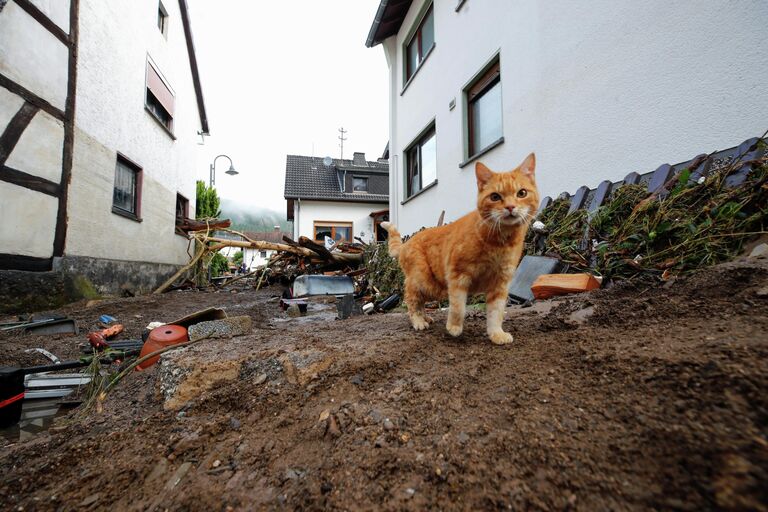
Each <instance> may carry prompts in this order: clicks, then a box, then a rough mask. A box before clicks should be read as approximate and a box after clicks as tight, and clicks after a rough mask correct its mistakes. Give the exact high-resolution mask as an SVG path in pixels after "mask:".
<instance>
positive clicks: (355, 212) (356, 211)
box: [293, 199, 386, 242]
mask: <svg viewBox="0 0 768 512" xmlns="http://www.w3.org/2000/svg"><path fill="white" fill-rule="evenodd" d="M384 208H386V205H384V204H381V203H347V202H340V201H339V202H334V201H307V200H304V199H302V200H301V201H298V200H296V201H294V217H293V219H294V220H293V234H294V238H295V239H298V237H300V236H306V237H307V238H314V236H315V232H314V222H315V221H339V222H351V223H352V234H353V236H359V237H360V238H362V239H363V240H365V241H366V242H370V241H372V240H373V219H372V218H371V216H370V215H371V212H375V211H379V210H383V209H384ZM352 241H353V242H354V239H353V240H352Z"/></svg>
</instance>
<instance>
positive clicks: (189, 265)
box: [152, 240, 206, 295]
mask: <svg viewBox="0 0 768 512" xmlns="http://www.w3.org/2000/svg"><path fill="white" fill-rule="evenodd" d="M198 242H200V241H199V240H198ZM205 249H206V247H205V244H203V243H200V250H199V251H197V254H195V257H194V258H192V260H191V261H190V262H189V263H187V264H186V265H184V266H183V267H181V268H180V269H179V271H178V272H176V273H175V274H173V276H171V277H170V278H168V280H167V281H166V282H164V283H163V284H161V285H160V287H159V288H158V289H157V290H155V291H154V292H152V293H153V294H155V295H157V294H160V293H163V292H164V291H165V290H166V289H167V288H168V287H169V286H171V285H172V284H173V283H174V282H175V281H176V280H177V279H178V278H179V277H181V276H182V275H183V274H184V272H186V271H187V270H189V269H191V268H192V267H194V266H195V263H197V262H198V260H199V259H200V258H202V257H203V254H205Z"/></svg>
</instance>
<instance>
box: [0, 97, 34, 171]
mask: <svg viewBox="0 0 768 512" xmlns="http://www.w3.org/2000/svg"><path fill="white" fill-rule="evenodd" d="M39 110H40V109H39V108H38V107H36V106H35V105H33V104H31V103H30V102H28V101H27V102H25V103H24V104H23V105H22V106H21V108H20V109H19V111H18V112H16V114H15V115H14V116H13V117H12V118H11V121H10V122H9V123H8V126H6V127H5V131H3V134H2V135H0V165H3V164H5V161H6V160H8V157H9V156H11V152H13V148H15V147H16V144H17V143H18V142H19V139H20V138H21V134H22V133H24V130H26V129H27V126H29V123H30V122H31V121H32V118H33V117H35V114H37V112H38V111H39Z"/></svg>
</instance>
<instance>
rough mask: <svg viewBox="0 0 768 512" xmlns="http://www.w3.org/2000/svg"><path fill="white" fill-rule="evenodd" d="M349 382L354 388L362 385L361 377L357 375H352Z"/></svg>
mask: <svg viewBox="0 0 768 512" xmlns="http://www.w3.org/2000/svg"><path fill="white" fill-rule="evenodd" d="M349 382H351V383H352V384H354V385H355V386H361V385H362V384H363V376H362V375H360V374H359V373H358V374H356V375H353V376H352V378H351V379H349Z"/></svg>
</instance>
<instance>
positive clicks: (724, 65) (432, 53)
mask: <svg viewBox="0 0 768 512" xmlns="http://www.w3.org/2000/svg"><path fill="white" fill-rule="evenodd" d="M372 14H373V23H372V25H371V27H370V31H369V35H368V39H367V41H366V44H367V46H369V47H374V46H377V45H381V47H382V48H383V50H384V54H385V56H386V59H387V64H388V67H389V105H390V115H389V123H390V127H389V148H390V158H389V162H390V170H391V172H390V187H389V197H390V213H391V216H392V221H393V222H395V223H396V224H397V225H398V226H399V227H400V228H401V231H402V232H403V233H411V232H414V231H416V230H418V229H419V228H420V227H422V226H430V225H434V223H435V222H436V220H437V219H438V217H439V216H440V213H441V211H443V210H445V214H446V215H445V220H446V221H452V220H455V219H456V218H458V217H459V216H461V215H463V214H464V213H466V212H468V211H470V210H471V209H472V208H474V204H475V199H476V196H475V190H476V186H475V175H474V165H475V162H477V161H478V160H482V161H483V163H485V164H487V165H488V166H489V167H490V168H492V169H494V170H507V169H510V168H512V167H514V166H516V165H517V164H519V163H520V162H521V161H522V160H523V158H524V157H525V156H526V155H527V154H528V153H530V152H531V151H535V152H536V156H537V182H538V185H539V188H540V192H541V195H542V197H544V196H552V197H555V196H557V195H558V194H559V193H561V192H563V191H568V192H571V193H573V192H575V191H576V190H577V188H578V187H580V186H581V185H588V186H590V187H593V186H596V185H598V183H600V182H601V181H602V180H611V181H617V180H621V179H622V178H623V177H624V176H626V175H627V174H628V173H630V172H632V171H637V172H639V173H644V172H646V171H652V170H653V169H655V168H657V167H658V166H660V165H661V164H663V163H664V162H668V163H670V164H675V163H677V162H685V161H687V160H688V159H690V158H692V157H694V156H695V155H698V154H700V153H702V152H707V153H709V152H711V151H715V150H718V149H725V148H730V147H733V146H738V145H739V144H741V143H742V141H745V140H746V139H750V138H752V137H759V136H760V135H762V133H763V132H764V131H765V129H766V128H767V127H768V126H766V119H768V95H767V94H765V91H766V84H768V59H766V55H768V38H766V28H765V27H766V26H768V2H765V1H764V0H743V1H739V2H690V1H689V2H669V1H665V0H643V1H636V0H592V1H589V2H579V1H573V0H568V1H566V0H547V1H542V0H515V1H508V0H441V1H433V0H380V2H379V7H378V10H377V12H376V13H372Z"/></svg>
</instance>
